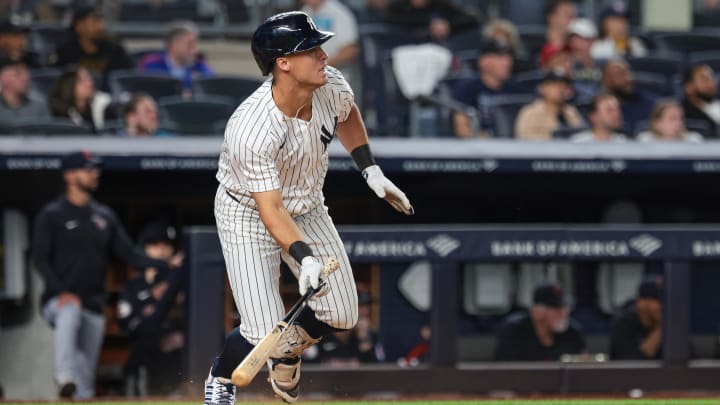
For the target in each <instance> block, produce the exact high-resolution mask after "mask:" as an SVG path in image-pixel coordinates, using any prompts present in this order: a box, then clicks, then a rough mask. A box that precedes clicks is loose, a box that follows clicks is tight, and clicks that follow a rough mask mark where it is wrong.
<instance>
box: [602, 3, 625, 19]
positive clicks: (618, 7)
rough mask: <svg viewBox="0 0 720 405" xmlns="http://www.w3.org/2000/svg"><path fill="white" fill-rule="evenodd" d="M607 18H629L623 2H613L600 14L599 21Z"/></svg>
mask: <svg viewBox="0 0 720 405" xmlns="http://www.w3.org/2000/svg"><path fill="white" fill-rule="evenodd" d="M608 17H622V18H630V13H629V12H628V9H627V6H626V5H625V3H624V2H622V1H614V2H613V3H612V4H610V5H609V6H608V7H606V8H605V9H604V10H603V11H602V12H601V13H600V21H602V20H604V19H606V18H608Z"/></svg>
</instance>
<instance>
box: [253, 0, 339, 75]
mask: <svg viewBox="0 0 720 405" xmlns="http://www.w3.org/2000/svg"><path fill="white" fill-rule="evenodd" d="M333 35H335V34H334V33H332V32H326V31H320V30H318V28H317V26H315V23H314V22H313V21H312V19H311V18H310V16H308V15H307V14H305V13H303V12H301V11H290V12H287V13H281V14H276V15H274V16H272V17H270V18H268V19H267V20H265V22H264V23H262V24H261V25H260V26H259V27H258V29H257V30H255V33H254V34H253V37H252V53H253V56H254V57H255V61H256V62H257V64H258V67H259V68H260V71H262V74H263V75H267V74H268V73H270V71H271V70H272V66H273V63H275V59H277V58H279V57H281V56H287V55H292V54H293V53H297V52H302V51H307V50H308V49H312V48H315V47H318V46H320V45H322V44H323V43H325V41H327V40H328V39H330V38H332V36H333Z"/></svg>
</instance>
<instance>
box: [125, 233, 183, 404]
mask: <svg viewBox="0 0 720 405" xmlns="http://www.w3.org/2000/svg"><path fill="white" fill-rule="evenodd" d="M177 239H178V232H177V230H176V228H175V227H173V226H171V225H169V224H168V223H167V221H163V220H158V221H155V222H153V223H151V224H148V225H147V226H145V227H144V228H143V229H142V231H141V232H140V235H139V237H138V244H139V245H140V247H141V248H142V249H143V250H144V251H145V254H146V255H147V256H148V257H150V258H152V259H156V260H164V261H179V260H180V259H181V257H182V256H181V255H178V254H177V253H176V243H177ZM184 278H185V274H184V272H183V271H181V270H172V271H170V272H169V273H165V272H161V271H158V269H156V268H152V267H150V268H145V269H144V270H142V271H141V273H140V274H139V275H138V276H137V277H135V278H133V279H132V280H130V281H128V282H127V283H126V284H125V286H124V287H123V291H122V292H121V293H120V300H119V301H118V307H117V313H118V321H119V323H120V326H121V327H122V329H123V331H124V332H125V333H126V334H127V335H128V336H130V355H129V357H128V361H127V364H126V365H125V375H126V393H127V394H131V395H132V396H134V395H140V396H146V395H148V394H150V395H168V394H170V393H172V392H174V391H175V390H176V389H177V388H178V386H179V384H180V382H181V380H182V377H181V375H180V374H179V373H178V372H177V370H180V369H181V368H182V349H183V347H184V346H185V334H184V322H183V316H184V314H183V312H184V311H183V301H184V294H183V293H182V291H181V289H182V287H183V285H184V281H185V280H184Z"/></svg>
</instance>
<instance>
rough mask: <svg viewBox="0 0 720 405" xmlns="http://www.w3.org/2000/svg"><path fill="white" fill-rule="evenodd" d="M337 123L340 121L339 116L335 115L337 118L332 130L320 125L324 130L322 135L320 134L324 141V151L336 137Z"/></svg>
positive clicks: (321, 129)
mask: <svg viewBox="0 0 720 405" xmlns="http://www.w3.org/2000/svg"><path fill="white" fill-rule="evenodd" d="M337 123H338V117H337V115H336V116H335V120H334V123H333V130H332V132H330V131H328V130H327V128H325V125H323V126H322V127H320V131H322V135H320V140H321V141H322V143H323V152H325V151H326V150H327V146H328V144H329V143H330V142H331V141H332V140H333V138H334V137H335V130H336V129H337Z"/></svg>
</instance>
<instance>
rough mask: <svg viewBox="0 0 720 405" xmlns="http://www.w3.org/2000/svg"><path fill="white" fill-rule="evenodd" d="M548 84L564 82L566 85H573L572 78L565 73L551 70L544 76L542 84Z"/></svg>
mask: <svg viewBox="0 0 720 405" xmlns="http://www.w3.org/2000/svg"><path fill="white" fill-rule="evenodd" d="M547 82H563V83H565V84H572V78H570V76H569V75H567V74H566V73H565V72H563V71H560V70H551V71H549V72H547V73H545V76H543V79H542V83H547Z"/></svg>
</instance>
